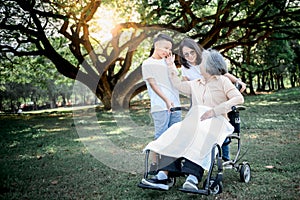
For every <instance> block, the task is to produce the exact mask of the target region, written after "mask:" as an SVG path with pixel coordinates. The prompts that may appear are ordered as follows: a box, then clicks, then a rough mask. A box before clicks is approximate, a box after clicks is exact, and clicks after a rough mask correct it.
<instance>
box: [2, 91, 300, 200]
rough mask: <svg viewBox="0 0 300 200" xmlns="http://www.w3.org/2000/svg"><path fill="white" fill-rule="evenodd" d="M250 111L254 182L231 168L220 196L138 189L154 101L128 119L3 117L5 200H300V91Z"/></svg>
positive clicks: (92, 113) (255, 100)
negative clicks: (150, 113)
mask: <svg viewBox="0 0 300 200" xmlns="http://www.w3.org/2000/svg"><path fill="white" fill-rule="evenodd" d="M244 105H245V106H246V107H247V109H246V111H242V112H241V114H240V115H241V121H242V122H241V133H242V143H243V144H242V153H243V152H247V153H246V154H245V156H244V157H243V158H242V160H247V161H248V162H249V163H250V166H251V172H252V177H251V181H250V182H249V183H248V184H245V183H242V182H240V180H239V173H237V172H235V171H234V170H228V169H225V171H224V179H223V193H221V194H219V195H215V196H213V195H211V196H201V195H191V194H187V193H182V192H180V191H178V188H179V187H180V186H181V184H182V183H183V182H184V178H183V177H181V178H178V179H177V183H176V185H175V187H174V188H172V189H170V190H169V191H166V192H162V191H153V190H143V189H140V188H138V187H137V184H138V183H139V181H140V180H141V178H142V177H143V171H142V168H143V162H144V157H143V156H144V155H143V154H142V153H141V151H142V149H143V147H144V146H145V145H146V144H147V143H148V142H149V141H151V140H152V136H153V124H152V121H151V117H150V115H149V104H148V102H136V103H134V105H133V107H132V110H131V111H130V112H129V113H122V115H121V114H118V113H113V112H111V111H103V110H102V109H101V108H96V109H94V108H85V109H82V110H76V111H74V112H72V111H70V110H65V111H63V110H62V111H55V112H44V113H40V112H39V113H30V114H29V113H23V114H22V115H0V120H1V121H0V199H30V200H35V199H101V200H102V199H104V200H106V199H136V200H140V199H149V200H150V199H172V200H173V199H178V200H179V199H180V200H181V199H257V200H260V199H289V200H290V199H299V197H300V174H299V172H300V159H299V158H298V153H299V152H300V90H299V88H294V89H286V90H281V91H279V92H276V93H272V94H268V95H265V94H261V95H256V96H246V97H245V104H244ZM124 114H125V115H124ZM233 152H234V150H232V153H233ZM232 156H233V155H232ZM201 185H202V184H201Z"/></svg>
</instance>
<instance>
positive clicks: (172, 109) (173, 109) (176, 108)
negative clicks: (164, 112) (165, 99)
mask: <svg viewBox="0 0 300 200" xmlns="http://www.w3.org/2000/svg"><path fill="white" fill-rule="evenodd" d="M178 110H181V107H172V108H170V111H171V112H174V111H178Z"/></svg>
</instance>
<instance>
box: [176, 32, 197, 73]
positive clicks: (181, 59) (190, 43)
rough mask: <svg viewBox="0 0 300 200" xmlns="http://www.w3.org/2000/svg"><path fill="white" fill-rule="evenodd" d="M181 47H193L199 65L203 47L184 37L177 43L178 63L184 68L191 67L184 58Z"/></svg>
mask: <svg viewBox="0 0 300 200" xmlns="http://www.w3.org/2000/svg"><path fill="white" fill-rule="evenodd" d="M183 47H188V48H190V49H193V50H194V51H195V53H196V55H197V59H196V64H197V65H199V64H200V63H201V61H202V51H203V47H202V46H201V45H200V44H198V43H197V42H195V41H194V40H192V39H190V38H185V39H183V40H182V41H181V43H180V45H179V63H180V64H181V65H183V66H184V67H185V68H187V69H189V68H190V67H191V65H190V63H188V61H187V60H186V59H185V57H184V55H183V52H182V49H183Z"/></svg>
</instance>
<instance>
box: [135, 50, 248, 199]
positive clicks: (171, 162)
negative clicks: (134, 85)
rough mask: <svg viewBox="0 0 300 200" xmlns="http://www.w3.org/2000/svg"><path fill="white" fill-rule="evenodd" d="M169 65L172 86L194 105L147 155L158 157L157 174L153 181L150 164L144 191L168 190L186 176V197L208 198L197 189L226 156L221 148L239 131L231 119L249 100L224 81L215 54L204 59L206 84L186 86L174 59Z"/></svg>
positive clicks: (219, 57)
mask: <svg viewBox="0 0 300 200" xmlns="http://www.w3.org/2000/svg"><path fill="white" fill-rule="evenodd" d="M166 61H167V64H168V66H169V69H168V70H169V78H170V80H171V81H172V84H173V85H174V87H176V88H177V89H178V90H179V91H180V92H181V93H183V94H186V95H189V96H191V97H192V102H193V105H192V107H191V109H190V110H189V112H188V113H187V115H186V117H185V119H184V120H183V121H181V122H178V123H176V124H174V125H173V126H171V127H170V128H169V129H168V130H167V131H166V132H164V133H163V134H162V136H161V137H159V138H158V139H157V140H155V141H152V142H150V143H149V144H148V145H147V146H146V147H145V152H147V154H149V152H150V153H151V152H153V153H155V154H156V155H157V159H156V160H153V161H152V163H154V164H155V165H156V169H157V170H156V173H155V175H154V176H153V177H151V178H150V177H148V175H149V173H148V171H149V170H148V163H146V165H147V166H146V168H147V172H146V174H145V176H144V178H143V179H142V181H141V183H140V184H139V187H142V188H150V189H159V190H168V189H169V188H170V187H172V186H173V185H174V179H173V177H176V176H178V175H185V176H186V181H185V182H184V184H183V186H182V188H181V190H182V191H185V192H194V193H205V194H207V192H206V191H207V190H205V191H202V190H199V189H198V184H199V182H200V181H201V179H202V177H203V174H204V171H205V170H209V171H210V172H211V170H212V164H213V163H212V162H213V160H214V158H215V157H216V155H219V156H221V152H220V151H221V150H220V146H222V144H223V142H224V141H225V139H226V138H227V136H229V135H230V134H231V133H232V132H233V131H234V127H233V126H232V125H231V124H230V123H229V119H228V117H227V113H228V112H230V111H231V109H232V107H233V106H236V105H239V104H242V103H243V102H244V98H243V96H242V94H241V93H240V92H239V90H238V89H237V88H236V87H235V86H234V85H233V84H232V83H231V81H230V80H229V79H228V78H227V77H225V76H223V75H222V74H224V72H227V66H226V62H225V60H224V58H223V56H222V55H221V54H220V53H219V52H218V51H216V50H205V51H204V52H203V54H202V63H201V65H200V71H201V73H202V75H203V77H204V79H198V80H193V81H182V80H181V79H180V78H179V77H178V72H177V69H176V67H175V65H174V56H172V55H170V56H169V57H168V58H167V59H166ZM215 149H217V151H216V150H215ZM218 162H219V161H218ZM219 165H220V164H219ZM150 171H151V170H150ZM205 184H206V185H209V183H205ZM206 188H207V187H206Z"/></svg>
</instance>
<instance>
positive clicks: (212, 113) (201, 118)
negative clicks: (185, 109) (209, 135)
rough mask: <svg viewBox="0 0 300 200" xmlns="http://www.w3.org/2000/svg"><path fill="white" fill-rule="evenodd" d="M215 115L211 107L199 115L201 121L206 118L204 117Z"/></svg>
mask: <svg viewBox="0 0 300 200" xmlns="http://www.w3.org/2000/svg"><path fill="white" fill-rule="evenodd" d="M215 116H216V114H215V112H214V110H213V109H211V110H208V111H206V112H205V113H204V114H203V115H202V116H201V117H200V120H201V121H203V120H206V119H209V118H212V117H215Z"/></svg>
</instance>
